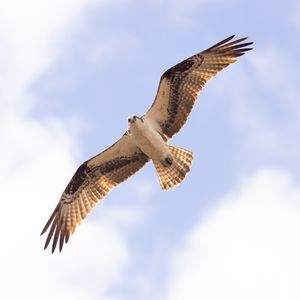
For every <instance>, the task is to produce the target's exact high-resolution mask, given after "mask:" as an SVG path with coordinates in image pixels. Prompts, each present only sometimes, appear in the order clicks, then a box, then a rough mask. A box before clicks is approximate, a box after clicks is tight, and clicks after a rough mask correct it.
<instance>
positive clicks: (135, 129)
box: [130, 119, 170, 160]
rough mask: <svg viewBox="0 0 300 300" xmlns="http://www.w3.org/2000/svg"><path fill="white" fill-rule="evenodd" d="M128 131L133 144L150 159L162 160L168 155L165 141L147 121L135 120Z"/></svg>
mask: <svg viewBox="0 0 300 300" xmlns="http://www.w3.org/2000/svg"><path fill="white" fill-rule="evenodd" d="M130 131H131V136H132V139H133V141H134V142H135V144H136V145H137V146H138V147H139V148H140V149H141V150H142V151H143V152H144V153H145V154H147V155H148V156H149V157H150V158H151V159H153V160H162V159H164V158H165V157H166V156H167V155H169V154H170V153H169V150H168V148H167V146H166V143H165V141H164V140H163V139H162V137H161V135H160V134H159V133H158V132H157V131H156V130H155V129H154V127H153V126H152V125H151V123H150V122H149V121H147V120H144V122H142V121H141V120H139V119H138V120H136V122H135V123H133V124H131V126H130Z"/></svg>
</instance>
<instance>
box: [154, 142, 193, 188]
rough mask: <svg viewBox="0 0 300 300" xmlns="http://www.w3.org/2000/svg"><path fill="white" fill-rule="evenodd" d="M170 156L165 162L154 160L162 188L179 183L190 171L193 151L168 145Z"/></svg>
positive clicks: (171, 186)
mask: <svg viewBox="0 0 300 300" xmlns="http://www.w3.org/2000/svg"><path fill="white" fill-rule="evenodd" d="M168 148H169V150H170V152H171V154H172V158H167V159H168V160H167V163H165V162H161V161H154V166H155V168H156V171H157V173H158V177H159V183H160V186H161V188H162V189H164V190H168V189H171V188H173V187H174V186H176V185H177V184H179V183H181V182H182V181H183V179H184V178H185V176H186V174H187V173H188V172H189V171H190V169H191V166H192V161H193V152H191V151H189V150H185V149H182V148H179V147H174V146H171V145H168Z"/></svg>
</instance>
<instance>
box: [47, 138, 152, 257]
mask: <svg viewBox="0 0 300 300" xmlns="http://www.w3.org/2000/svg"><path fill="white" fill-rule="evenodd" d="M148 161H149V158H148V157H147V156H146V155H145V154H144V153H142V152H141V151H140V150H139V149H138V148H137V147H136V145H134V144H132V143H131V141H130V138H129V137H128V136H127V135H126V134H125V135H124V136H123V137H122V138H121V139H120V140H119V141H118V142H117V143H115V144H114V145H113V146H111V147H110V148H108V149H107V150H105V151H104V152H102V153H100V154H98V155H97V156H95V157H93V158H91V159H90V160H88V161H86V162H85V163H83V164H82V165H81V166H80V167H79V168H78V169H77V171H76V172H75V174H74V176H73V177H72V179H71V181H70V183H69V184H68V186H67V187H66V189H65V191H64V193H63V194H62V196H61V199H60V201H59V203H58V205H57V206H56V208H55V210H54V212H53V213H52V215H51V217H50V218H49V220H48V222H47V224H46V225H45V227H44V229H43V231H42V233H41V234H43V233H45V232H46V231H47V229H48V228H50V231H49V234H48V237H47V239H46V243H45V249H46V248H47V247H48V245H49V243H50V241H51V239H52V238H53V243H52V253H53V252H54V250H55V248H56V246H57V243H58V242H59V250H60V251H61V250H62V248H63V244H64V243H67V242H68V240H69V237H70V234H72V233H73V232H74V231H75V229H76V227H77V226H78V225H79V224H80V223H81V221H82V220H83V219H84V218H85V217H86V215H87V214H88V213H89V212H90V211H91V210H92V208H93V207H94V206H95V205H96V204H97V203H98V202H99V200H101V199H103V198H104V197H105V196H106V194H107V193H108V192H109V191H110V190H111V189H112V188H113V187H115V186H116V185H118V184H119V183H121V182H123V181H125V180H126V179H127V178H128V177H130V176H131V175H133V174H134V173H135V172H137V171H138V170H139V169H140V168H142V167H143V166H144V165H145V164H146V163H147V162H148Z"/></svg>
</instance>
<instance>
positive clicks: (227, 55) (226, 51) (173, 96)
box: [144, 35, 252, 140]
mask: <svg viewBox="0 0 300 300" xmlns="http://www.w3.org/2000/svg"><path fill="white" fill-rule="evenodd" d="M233 37H234V35H233V36H231V37H229V38H227V39H225V40H223V41H221V42H219V43H218V44H216V45H214V46H212V47H210V48H208V49H207V50H205V51H202V52H200V53H198V54H196V55H193V56H191V57H190V58H188V59H186V60H184V61H182V62H181V63H179V64H177V65H175V66H174V67H172V68H170V69H169V70H167V71H166V72H165V73H164V74H163V75H162V77H161V79H160V83H159V87H158V91H157V94H156V97H155V100H154V102H153V104H152V106H151V108H150V109H149V110H148V112H147V113H146V114H145V116H144V118H146V119H148V120H151V121H152V122H153V123H154V125H157V126H156V128H157V129H158V130H159V132H160V133H161V134H162V136H164V137H165V139H166V140H167V139H169V138H171V137H172V136H173V135H174V134H176V133H177V132H178V131H179V130H180V129H181V128H182V126H183V125H184V124H185V122H186V120H187V118H188V116H189V114H190V112H191V110H192V108H193V105H194V103H195V101H196V99H197V97H198V94H199V92H200V91H201V89H202V88H203V87H204V85H205V84H206V82H207V81H208V80H209V79H211V78H212V77H213V76H215V75H216V74H217V73H218V72H219V71H221V70H223V69H224V68H225V67H227V66H228V65H229V64H232V63H234V62H235V61H236V59H237V57H238V56H241V55H243V54H244V53H245V52H246V51H249V50H251V49H252V48H247V46H249V45H251V44H252V43H242V42H243V41H245V40H246V39H247V38H242V39H238V40H235V41H231V40H232V38H233ZM229 41H231V42H229Z"/></svg>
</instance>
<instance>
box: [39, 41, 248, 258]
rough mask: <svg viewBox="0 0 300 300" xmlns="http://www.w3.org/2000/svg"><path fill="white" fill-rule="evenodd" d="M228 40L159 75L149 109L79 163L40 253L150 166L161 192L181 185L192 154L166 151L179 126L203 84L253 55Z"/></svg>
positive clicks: (241, 44) (177, 149)
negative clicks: (243, 56)
mask: <svg viewBox="0 0 300 300" xmlns="http://www.w3.org/2000/svg"><path fill="white" fill-rule="evenodd" d="M234 37H235V35H232V36H230V37H228V38H226V39H224V40H222V41H221V42H219V43H217V44H215V45H213V46H212V47H210V48H208V49H206V50H204V51H201V52H199V53H197V54H195V55H193V56H191V57H189V58H187V59H185V60H183V61H182V62H180V63H178V64H176V65H174V66H173V67H171V68H169V69H168V70H167V71H165V72H164V73H163V75H162V76H161V78H160V82H159V86H158V90H157V94H156V97H155V99H154V102H153V104H152V106H151V107H150V109H149V110H148V111H147V112H146V113H145V114H144V115H143V116H141V117H139V116H136V115H131V116H129V117H128V119H127V121H128V130H127V131H126V132H125V133H124V134H123V135H122V136H121V138H120V139H119V140H118V141H116V142H115V143H114V144H113V145H112V146H110V147H109V148H107V149H106V150H104V151H103V152H101V153H100V154H98V155H96V156H94V157H92V158H91V159H89V160H87V161H85V162H84V163H82V164H81V165H80V166H79V168H78V169H77V171H76V172H75V174H74V175H73V177H72V179H71V181H70V182H69V184H68V185H67V187H66V188H65V190H64V192H63V194H62V196H61V198H60V200H59V202H58V204H57V206H56V207H55V209H54V211H53V213H52V215H51V216H50V218H49V220H48V222H47V223H46V225H45V226H44V228H43V230H42V232H41V235H42V234H44V233H45V232H46V231H48V230H49V233H48V236H47V238H46V242H45V246H44V249H46V248H47V247H48V245H49V244H50V242H51V240H52V253H53V252H54V251H55V249H56V246H57V245H59V251H62V249H63V246H64V244H66V243H67V242H68V241H69V237H70V235H71V234H73V233H74V231H75V229H76V228H77V226H78V225H79V224H80V223H81V221H82V220H83V219H85V217H86V216H87V214H88V213H89V212H90V211H91V210H92V208H93V207H94V206H95V205H96V204H97V203H98V202H99V201H100V200H101V199H103V198H104V197H105V196H106V195H107V194H108V193H109V192H110V191H111V189H112V188H113V187H115V186H117V185H118V184H120V183H121V182H124V181H125V180H126V179H128V178H129V177H130V176H132V175H133V174H134V173H136V172H137V171H138V170H140V169H141V168H142V167H143V166H145V164H146V163H147V162H149V161H151V160H152V162H153V164H154V166H155V169H156V171H157V174H158V178H159V183H160V186H161V188H162V189H163V190H169V189H171V188H173V187H175V186H176V185H177V184H179V183H181V182H182V181H183V180H184V178H185V177H186V175H187V174H188V172H189V171H190V169H191V165H192V161H193V152H192V151H189V150H186V149H183V148H180V147H175V146H172V145H170V144H169V143H168V142H169V140H170V139H171V138H172V137H173V136H174V135H175V134H177V133H178V132H179V131H180V129H181V128H182V127H183V126H184V124H185V123H186V121H187V118H188V117H189V114H190V112H191V110H192V108H193V106H194V103H195V101H196V100H197V98H198V95H199V93H200V92H201V90H202V88H203V87H204V85H205V84H206V82H207V81H208V80H210V79H211V78H212V77H214V76H215V75H216V74H217V73H218V72H220V71H221V70H223V69H224V68H226V67H227V66H228V65H230V64H232V63H234V62H236V61H237V58H238V57H239V56H242V55H243V54H245V52H247V51H249V50H252V49H253V48H250V47H249V46H250V45H251V44H253V43H252V42H245V41H246V40H247V37H244V38H240V39H234Z"/></svg>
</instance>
